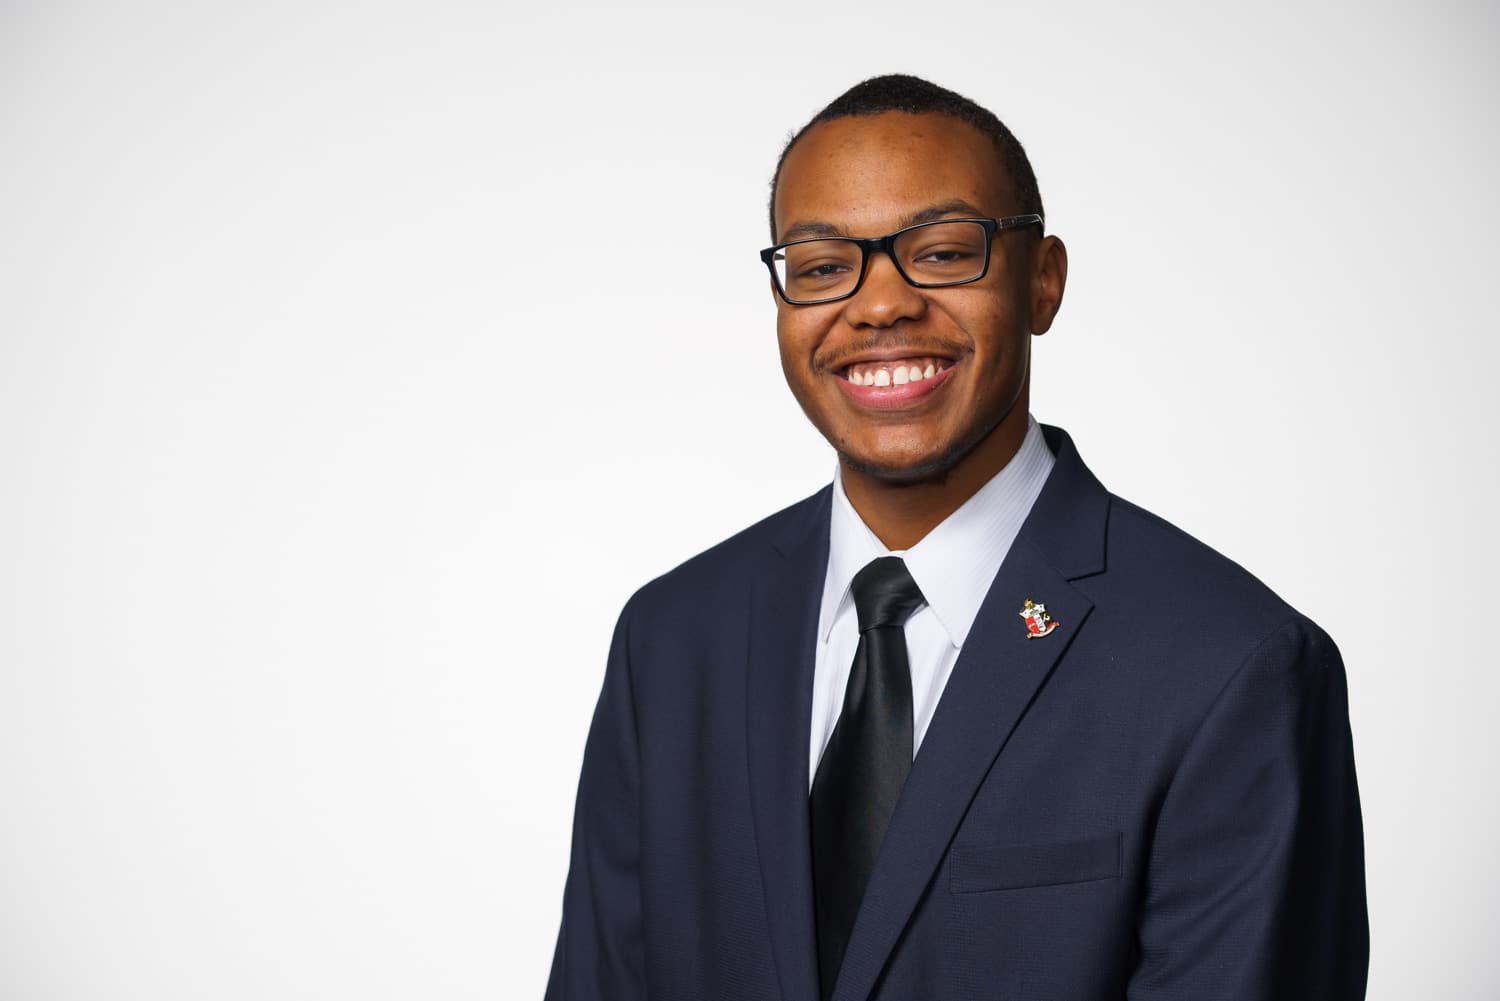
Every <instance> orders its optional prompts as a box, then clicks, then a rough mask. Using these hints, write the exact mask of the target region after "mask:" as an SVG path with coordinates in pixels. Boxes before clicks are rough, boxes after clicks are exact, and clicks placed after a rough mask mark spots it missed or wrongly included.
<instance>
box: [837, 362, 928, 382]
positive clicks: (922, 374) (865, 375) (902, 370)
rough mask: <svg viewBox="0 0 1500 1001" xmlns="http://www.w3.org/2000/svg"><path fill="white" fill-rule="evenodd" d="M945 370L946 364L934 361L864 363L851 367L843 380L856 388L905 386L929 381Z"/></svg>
mask: <svg viewBox="0 0 1500 1001" xmlns="http://www.w3.org/2000/svg"><path fill="white" fill-rule="evenodd" d="M947 368H948V366H947V364H946V363H944V362H941V361H936V360H934V361H927V362H923V363H916V362H904V361H903V362H895V363H891V362H866V363H864V364H861V365H859V366H853V365H851V366H850V367H849V370H848V372H847V373H846V374H845V378H847V379H848V380H849V381H850V382H852V383H854V385H856V386H905V385H907V384H909V383H913V382H921V381H922V380H923V379H931V378H932V377H933V376H934V375H937V374H938V373H939V372H942V371H944V370H945V369H947Z"/></svg>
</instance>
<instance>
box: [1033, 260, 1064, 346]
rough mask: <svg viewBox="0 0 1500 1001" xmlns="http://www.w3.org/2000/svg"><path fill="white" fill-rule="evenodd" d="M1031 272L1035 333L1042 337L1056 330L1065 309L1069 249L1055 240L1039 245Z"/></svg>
mask: <svg viewBox="0 0 1500 1001" xmlns="http://www.w3.org/2000/svg"><path fill="white" fill-rule="evenodd" d="M1032 261H1033V265H1032V269H1031V332H1032V333H1033V334H1037V335H1038V336H1040V335H1041V334H1045V333H1046V332H1047V331H1048V330H1051V329H1052V321H1053V320H1054V319H1055V318H1056V317H1057V311H1058V310H1059V309H1060V308H1062V298H1063V289H1064V288H1065V287H1066V286H1067V284H1068V248H1067V247H1065V246H1063V242H1062V241H1061V240H1059V239H1058V238H1057V237H1055V236H1046V237H1043V238H1042V241H1041V243H1039V244H1037V247H1036V253H1035V256H1033V258H1032Z"/></svg>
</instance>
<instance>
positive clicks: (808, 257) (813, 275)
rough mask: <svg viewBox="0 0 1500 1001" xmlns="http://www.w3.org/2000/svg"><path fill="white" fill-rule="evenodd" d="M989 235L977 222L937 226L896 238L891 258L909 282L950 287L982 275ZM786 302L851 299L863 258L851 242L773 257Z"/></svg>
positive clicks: (811, 245) (803, 246)
mask: <svg viewBox="0 0 1500 1001" xmlns="http://www.w3.org/2000/svg"><path fill="white" fill-rule="evenodd" d="M988 242H989V234H987V233H986V232H985V229H984V227H983V226H981V225H980V224H979V223H976V222H934V223H928V224H926V225H923V226H914V227H912V228H911V229H908V230H905V231H903V232H902V233H901V234H900V235H898V236H897V237H896V239H895V240H894V241H893V243H892V246H891V253H892V255H894V257H895V258H896V263H897V264H898V265H899V266H900V269H901V270H902V271H903V272H904V273H905V274H906V278H907V280H908V281H911V282H913V283H916V284H921V285H951V284H955V283H958V282H967V281H973V280H974V279H976V278H978V277H979V276H980V275H981V274H983V273H984V265H985V251H986V250H987V249H988V248H987V244H988ZM772 264H773V266H774V267H775V269H776V278H777V280H778V281H779V282H780V283H781V287H782V289H783V290H784V291H785V292H786V294H787V297H788V298H790V299H793V300H796V301H800V302H808V301H812V300H816V299H831V298H834V297H836V296H841V295H847V294H848V293H849V292H851V291H853V289H854V287H855V286H856V285H857V284H859V273H860V264H861V255H860V247H859V244H857V243H855V242H853V241H852V240H839V239H829V240H806V241H803V242H801V243H794V244H791V245H789V246H786V247H783V248H781V249H780V250H779V251H777V252H776V254H774V255H773V256H772Z"/></svg>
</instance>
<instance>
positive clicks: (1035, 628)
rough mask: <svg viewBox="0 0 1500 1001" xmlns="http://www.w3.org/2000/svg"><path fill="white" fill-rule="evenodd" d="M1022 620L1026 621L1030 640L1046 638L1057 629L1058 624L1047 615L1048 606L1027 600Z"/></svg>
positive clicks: (1022, 610)
mask: <svg viewBox="0 0 1500 1001" xmlns="http://www.w3.org/2000/svg"><path fill="white" fill-rule="evenodd" d="M1020 615H1021V618H1023V619H1025V620H1026V638H1027V639H1029V640H1034V639H1037V638H1038V637H1041V636H1046V635H1047V634H1048V633H1050V632H1051V631H1052V630H1054V629H1056V628H1057V625H1058V624H1057V623H1056V622H1054V621H1052V616H1051V615H1048V614H1047V606H1046V605H1044V604H1042V603H1041V602H1040V601H1032V600H1031V599H1030V598H1027V599H1026V605H1025V607H1023V608H1022V609H1021V612H1020Z"/></svg>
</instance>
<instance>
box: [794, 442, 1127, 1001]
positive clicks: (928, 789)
mask: <svg viewBox="0 0 1500 1001" xmlns="http://www.w3.org/2000/svg"><path fill="white" fill-rule="evenodd" d="M1044 431H1045V432H1046V434H1047V438H1048V443H1049V445H1051V447H1052V450H1053V453H1054V455H1055V456H1056V458H1057V462H1056V465H1055V466H1054V467H1053V470H1052V474H1051V475H1050V476H1049V477H1048V481H1047V486H1046V487H1045V488H1044V489H1043V491H1042V494H1041V496H1040V497H1038V498H1037V502H1036V504H1035V506H1034V507H1033V509H1032V512H1031V515H1030V516H1029V517H1028V518H1027V521H1026V524H1025V525H1024V526H1023V527H1022V529H1021V534H1020V535H1019V536H1018V537H1017V539H1016V541H1015V543H1014V544H1013V545H1012V546H1011V550H1010V553H1009V554H1008V555H1007V556H1006V558H1005V562H1004V563H1003V564H1002V565H1001V567H1000V570H999V572H998V573H997V574H996V575H995V580H994V582H993V584H991V586H990V590H989V593H988V594H987V595H986V596H985V599H984V603H983V605H982V606H981V607H980V611H979V615H978V617H977V618H976V619H975V622H974V626H973V628H972V629H971V630H970V632H969V636H968V638H967V640H966V641H965V643H964V647H963V650H962V652H961V653H960V654H959V658H958V662H957V664H955V665H954V669H953V673H952V675H951V676H950V677H949V679H948V684H947V687H946V688H945V689H944V691H943V695H942V698H941V699H940V700H939V702H938V707H937V710H936V712H935V713H934V715H933V719H932V724H931V725H930V727H929V728H928V731H927V736H926V738H925V739H924V740H923V742H922V746H921V748H920V750H919V751H918V753H917V758H916V760H915V761H914V762H913V763H912V770H911V774H910V775H909V776H908V778H907V781H906V785H905V787H904V788H903V790H902V792H901V798H900V800H899V801H898V802H897V804H896V810H895V813H894V814H893V815H892V817H891V823H890V827H889V828H888V829H887V830H886V835H885V841H884V843H883V844H882V845H881V849H880V855H879V857H878V858H877V859H876V863H875V869H874V871H873V872H872V873H871V875H870V882H869V885H868V886H866V888H865V896H864V902H863V904H862V905H861V907H860V912H859V916H858V918H857V919H856V920H855V925H854V929H853V933H852V936H851V938H850V942H849V947H848V952H846V953H845V955H844V963H843V966H842V968H841V969H840V972H839V980H838V984H837V985H836V989H835V992H834V1001H865V999H867V998H868V997H869V995H870V993H871V991H872V990H873V989H874V986H875V983H876V981H877V979H878V978H879V976H880V972H881V970H882V969H884V967H885V963H886V960H887V959H888V957H889V956H890V953H891V950H892V949H893V948H894V947H895V944H896V941H897V939H898V938H899V937H900V935H901V932H902V930H903V929H904V928H905V927H906V924H907V922H908V921H909V920H910V918H911V914H912V911H913V910H914V909H915V907H916V905H917V902H918V901H919V900H920V899H921V897H922V894H923V892H924V891H925V890H926V888H927V886H928V885H929V883H930V882H931V880H932V877H933V873H934V872H935V871H936V869H937V867H938V865H939V863H940V862H941V861H942V858H943V855H944V854H945V853H946V852H947V850H948V845H949V843H950V842H951V840H952V838H953V834H954V831H955V830H956V829H957V827H958V825H959V823H960V821H962V819H963V817H964V814H965V813H966V812H967V810H968V807H969V803H970V802H971V801H972V800H973V797H974V794H975V793H976V791H977V790H978V788H979V785H980V783H981V782H982V781H983V780H984V777H985V775H986V774H987V773H988V772H989V770H990V767H991V765H992V764H993V763H994V761H995V758H996V756H997V755H999V754H1000V752H1001V750H1002V749H1003V748H1004V746H1005V743H1006V741H1007V740H1008V739H1009V737H1010V734H1011V732H1012V731H1013V730H1014V729H1015V726H1016V724H1017V722H1019V720H1020V719H1021V717H1022V715H1023V714H1024V713H1025V711H1026V709H1027V707H1028V706H1029V705H1030V704H1031V702H1032V700H1033V698H1035V696H1036V694H1037V692H1038V690H1039V689H1040V688H1041V687H1042V685H1043V684H1044V683H1045V682H1046V680H1047V678H1048V677H1049V676H1050V675H1051V673H1052V671H1053V670H1054V669H1056V668H1057V665H1058V661H1059V659H1060V658H1061V657H1062V655H1063V653H1064V652H1065V651H1066V650H1067V648H1068V646H1069V644H1070V643H1071V642H1072V639H1073V637H1074V636H1075V635H1077V633H1078V630H1079V629H1081V628H1083V624H1084V621H1085V619H1087V618H1088V614H1089V612H1090V610H1091V609H1092V608H1093V604H1092V602H1091V601H1090V600H1089V599H1088V598H1087V597H1086V596H1085V595H1084V594H1083V593H1082V592H1080V591H1079V590H1077V589H1076V588H1075V587H1074V586H1073V585H1072V584H1071V583H1070V580H1075V579H1077V578H1079V577H1084V576H1088V575H1089V574H1093V573H1098V572H1100V571H1102V570H1103V569H1104V528H1105V517H1106V516H1107V513H1108V506H1109V497H1108V494H1107V493H1106V492H1105V491H1104V488H1103V487H1102V486H1101V485H1100V484H1099V481H1098V480H1096V479H1094V477H1093V475H1092V474H1091V473H1089V471H1088V469H1087V467H1085V466H1084V465H1083V463H1082V461H1081V460H1080V459H1079V458H1078V455H1077V453H1076V452H1075V451H1074V450H1073V447H1072V442H1071V441H1070V440H1069V439H1068V437H1067V435H1066V434H1063V433H1062V432H1061V431H1058V430H1057V429H1055V428H1044ZM1028 598H1029V599H1031V600H1033V601H1041V602H1045V604H1046V606H1047V611H1048V613H1049V614H1050V615H1051V616H1052V619H1053V620H1054V621H1055V622H1056V623H1057V627H1056V629H1054V630H1053V631H1052V632H1051V633H1049V634H1048V635H1046V636H1042V637H1037V638H1029V634H1028V631H1027V628H1026V624H1025V622H1024V621H1023V620H1022V618H1021V616H1020V615H1019V612H1020V610H1021V608H1022V606H1023V604H1024V602H1025V601H1026V600H1027V599H1028ZM799 746H800V747H801V748H802V751H803V767H804V768H805V767H806V733H805V727H804V734H803V742H802V744H801V745H799ZM804 799H805V796H804ZM805 816H806V805H805V803H804V804H803V812H802V814H801V817H802V819H801V820H799V823H801V824H803V827H804V830H805V823H806V821H805ZM804 854H805V849H804Z"/></svg>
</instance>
